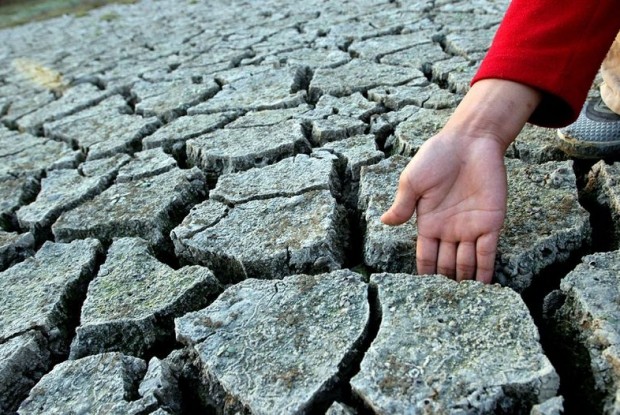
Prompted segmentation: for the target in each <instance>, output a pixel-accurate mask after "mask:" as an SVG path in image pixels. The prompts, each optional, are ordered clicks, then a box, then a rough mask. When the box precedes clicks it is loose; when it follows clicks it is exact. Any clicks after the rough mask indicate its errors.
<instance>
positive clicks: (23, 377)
mask: <svg viewBox="0 0 620 415" xmlns="http://www.w3.org/2000/svg"><path fill="white" fill-rule="evenodd" d="M50 364H51V360H50V353H49V350H48V349H47V341H46V340H45V338H44V337H43V335H42V334H41V333H39V332H37V331H34V330H32V331H28V332H26V333H24V334H21V335H19V336H16V337H13V338H11V339H9V340H6V341H5V342H2V343H0V412H2V413H3V414H9V413H14V412H15V410H16V409H17V407H18V406H19V403H20V402H21V401H22V400H23V399H24V398H25V397H26V396H27V395H28V391H30V389H31V388H32V387H33V386H34V384H35V383H36V382H37V380H38V379H40V378H41V377H42V376H43V375H44V374H45V373H46V372H47V371H48V370H49V366H50Z"/></svg>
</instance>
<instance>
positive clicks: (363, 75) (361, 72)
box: [310, 59, 424, 101]
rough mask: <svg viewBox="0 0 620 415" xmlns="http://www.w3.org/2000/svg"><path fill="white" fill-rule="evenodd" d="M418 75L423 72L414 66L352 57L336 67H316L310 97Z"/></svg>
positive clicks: (338, 94) (349, 91)
mask: <svg viewBox="0 0 620 415" xmlns="http://www.w3.org/2000/svg"><path fill="white" fill-rule="evenodd" d="M420 77H424V74H423V73H422V72H420V71H419V70H417V69H414V68H405V67H398V66H392V65H383V64H380V63H374V62H369V61H364V60H357V59H354V60H353V61H351V62H349V63H347V64H346V65H342V66H339V67H337V68H333V69H332V68H320V69H317V70H316V71H315V73H314V77H313V78H312V81H311V82H310V98H311V99H312V100H313V101H317V100H318V99H319V98H320V97H321V96H322V95H333V96H335V97H343V96H347V95H352V94H354V93H355V92H365V91H368V90H369V89H372V88H376V87H378V86H380V85H401V84H404V83H407V82H409V81H411V80H412V79H415V78H420Z"/></svg>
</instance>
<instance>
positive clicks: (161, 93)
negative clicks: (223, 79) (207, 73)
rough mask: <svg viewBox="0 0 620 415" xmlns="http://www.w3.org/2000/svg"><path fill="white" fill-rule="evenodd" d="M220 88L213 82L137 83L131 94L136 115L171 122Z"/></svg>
mask: <svg viewBox="0 0 620 415" xmlns="http://www.w3.org/2000/svg"><path fill="white" fill-rule="evenodd" d="M219 90H220V87H219V85H218V84H217V83H215V81H213V80H208V81H207V82H205V83H193V82H191V81H189V80H179V81H169V82H157V83H150V82H137V83H136V84H134V85H133V86H132V89H131V92H132V95H133V96H134V97H135V99H136V101H137V104H136V113H138V114H140V115H143V116H145V117H154V116H155V117H158V118H160V119H161V120H164V121H171V120H173V119H175V118H177V117H179V116H181V115H184V114H185V113H186V112H187V110H188V109H189V108H190V107H193V106H195V105H197V104H199V103H200V102H203V101H205V100H207V99H209V98H211V97H212V96H214V95H215V94H216V93H217V92H218V91H219Z"/></svg>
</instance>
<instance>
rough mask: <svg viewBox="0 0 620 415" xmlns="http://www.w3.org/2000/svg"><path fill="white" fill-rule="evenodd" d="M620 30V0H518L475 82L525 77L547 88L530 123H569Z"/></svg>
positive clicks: (496, 36)
mask: <svg viewBox="0 0 620 415" xmlns="http://www.w3.org/2000/svg"><path fill="white" fill-rule="evenodd" d="M619 30H620V1H618V0H600V1H599V0H569V1H564V2H562V1H557V0H513V1H512V2H511V4H510V6H509V8H508V11H507V12H506V16H505V17H504V20H503V22H502V24H501V25H500V28H499V29H498V31H497V34H496V35H495V39H494V40H493V43H492V45H491V48H490V49H489V52H488V53H487V56H486V57H485V59H484V61H483V62H482V64H481V66H480V69H479V70H478V72H477V73H476V76H475V77H474V79H473V80H472V83H474V82H476V81H478V80H480V79H485V78H500V79H508V80H511V81H516V82H520V83H523V84H527V85H530V86H532V87H535V88H538V89H540V90H541V91H543V92H544V97H543V101H542V102H541V104H540V105H539V107H538V108H537V110H536V111H535V112H534V114H533V115H532V117H531V119H530V122H532V123H534V124H538V125H542V126H547V127H560V126H564V125H567V124H570V123H571V122H572V121H574V120H575V119H576V118H577V116H578V115H579V111H580V110H581V107H582V106H583V102H584V100H585V98H586V95H587V93H588V89H589V88H590V86H591V84H592V80H593V79H594V76H595V75H596V72H597V70H598V68H599V67H600V64H601V62H602V61H603V59H604V58H605V55H606V53H607V51H608V50H609V47H610V46H611V44H612V42H613V40H614V38H615V37H616V35H617V34H618V31H619Z"/></svg>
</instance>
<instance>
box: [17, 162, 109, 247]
mask: <svg viewBox="0 0 620 415" xmlns="http://www.w3.org/2000/svg"><path fill="white" fill-rule="evenodd" d="M109 185H110V178H109V177H106V176H98V177H84V176H82V175H81V174H80V173H79V172H78V170H52V171H50V172H48V173H47V176H46V177H44V178H43V179H41V191H40V192H39V194H38V195H37V198H36V200H35V201H34V202H32V203H30V204H29V205H26V206H23V207H21V208H20V209H19V210H18V211H17V221H18V223H19V226H20V228H21V229H24V230H28V231H30V232H31V233H32V234H34V235H35V236H37V238H38V237H39V236H40V234H43V235H44V236H45V234H46V233H48V232H49V230H50V227H51V226H52V224H53V223H54V222H55V221H56V219H58V217H59V216H60V215H61V214H62V213H63V212H66V211H68V210H71V209H73V208H75V207H76V206H78V205H80V204H81V203H83V202H84V201H86V200H88V199H91V198H93V197H94V196H96V195H98V194H99V193H101V192H103V191H104V190H105V189H106V188H107V187H108V186H109Z"/></svg>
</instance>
